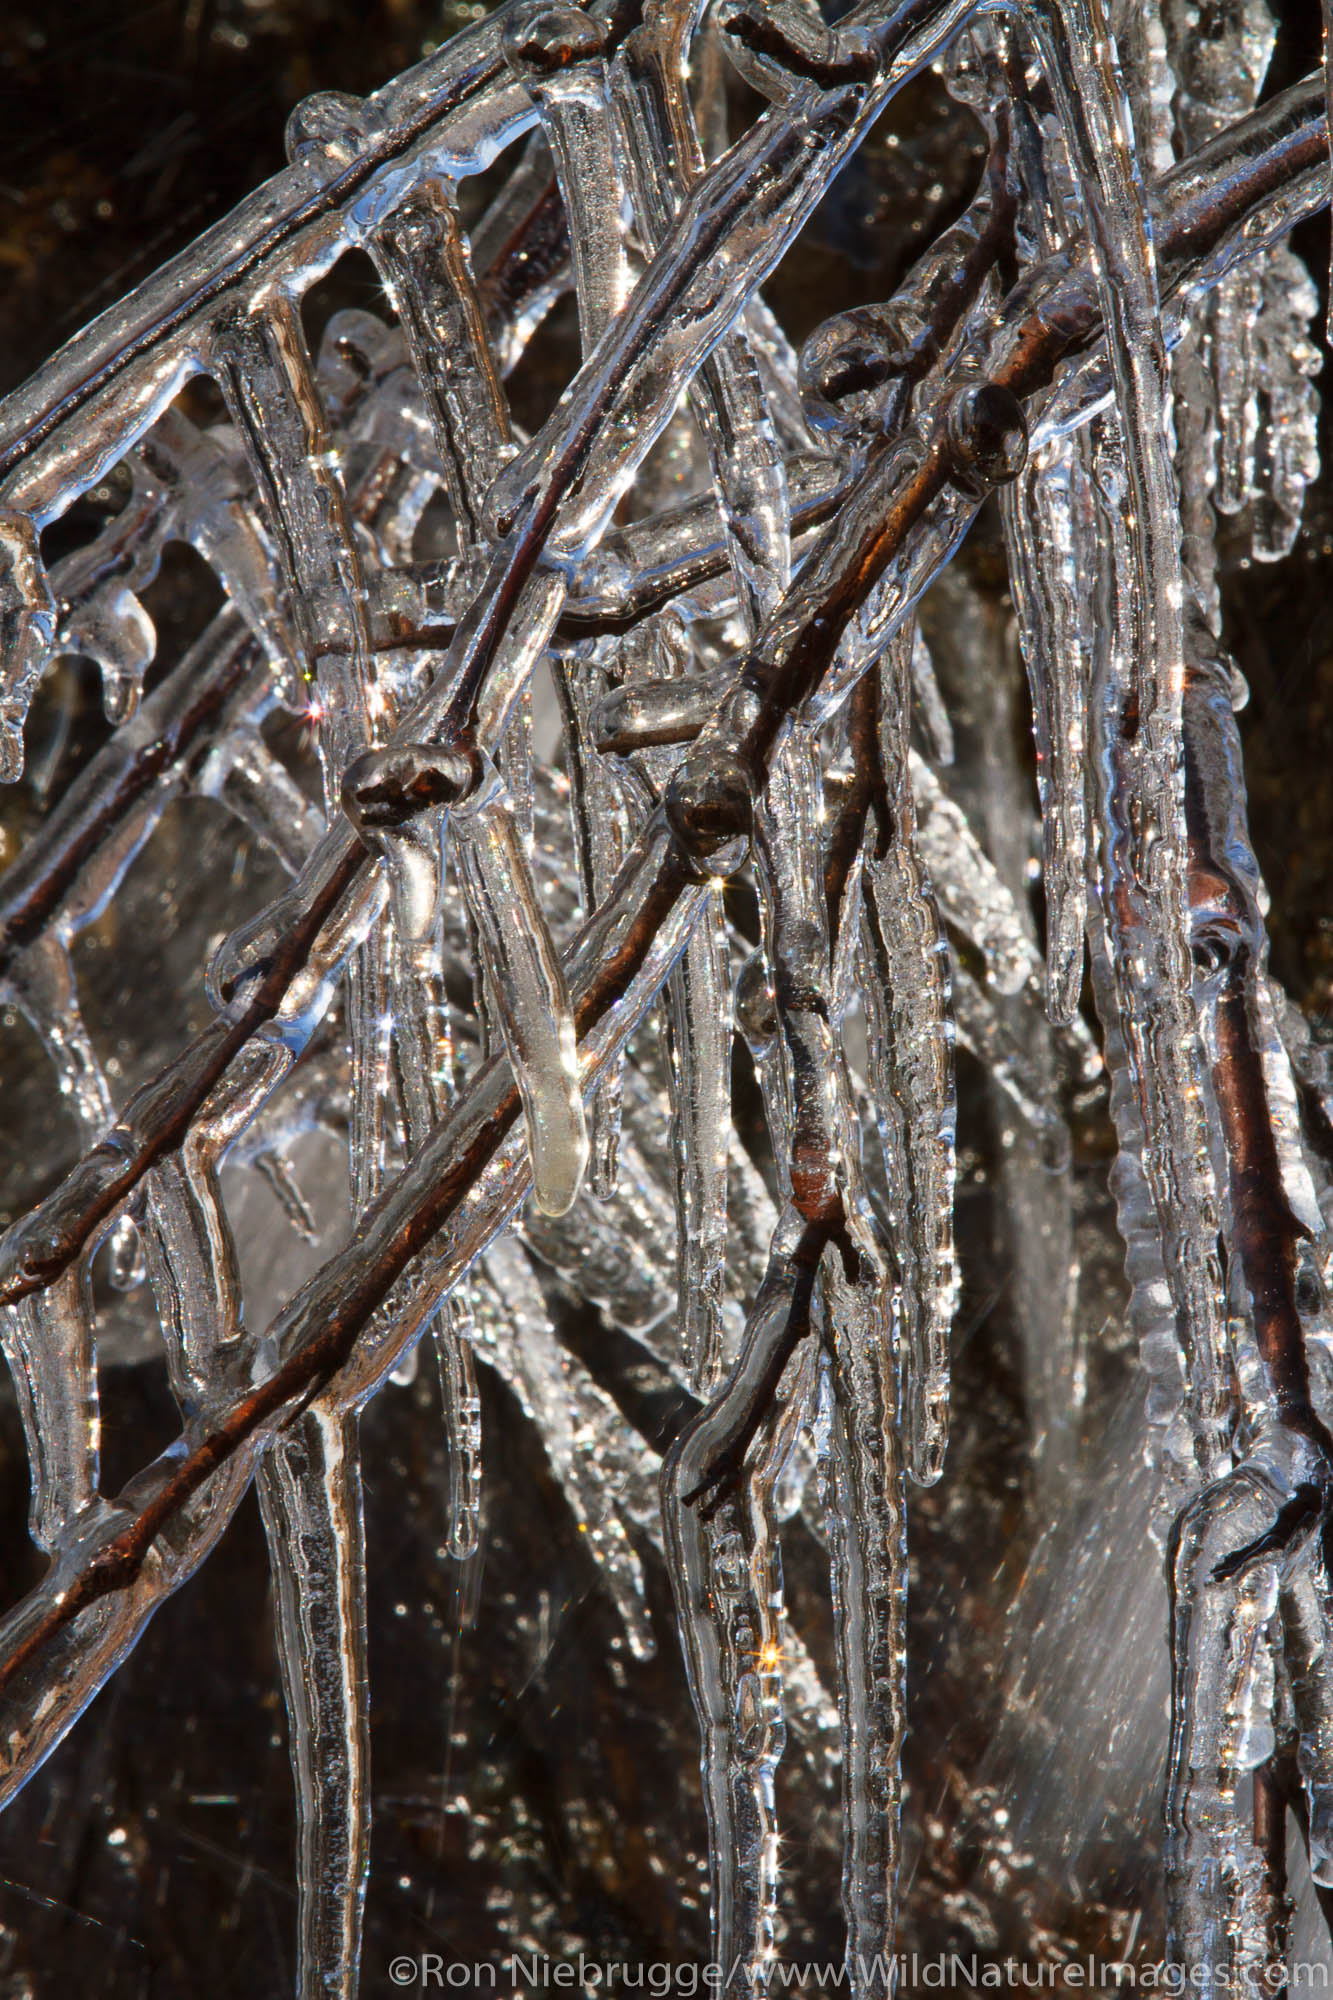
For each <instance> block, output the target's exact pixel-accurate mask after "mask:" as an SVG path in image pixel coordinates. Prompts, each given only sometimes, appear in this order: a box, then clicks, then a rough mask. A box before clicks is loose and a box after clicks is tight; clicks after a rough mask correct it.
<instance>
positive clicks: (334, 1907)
mask: <svg viewBox="0 0 1333 2000" xmlns="http://www.w3.org/2000/svg"><path fill="white" fill-rule="evenodd" d="M258 1487H259V1504H260V1510H261V1512H262V1514H263V1517H264V1531H265V1534H266V1535H267V1537H268V1544H269V1551H270V1559H271V1562H272V1566H273V1584H274V1599H275V1612H276V1623H277V1630H278V1658H279V1661H280V1664H281V1667H282V1686H283V1694H284V1696H285V1698H286V1702H287V1731H288V1740H289V1743H290V1746H291V1756H292V1767H293V1773H294V1776H295V1779H296V1823H297V1886H298V1889H299V1893H300V1902H301V1938H300V1956H299V1961H298V1970H297V1994H298V1996H299V2000H317V1996H324V1995H330V1996H335V2000H352V1996H353V1995H354V1994H355V1992H356V1985H357V1969H358V1965H359V1961H360V1953H361V1915H362V1907H363V1904H364V1902H365V1892H366V1879H367V1875H368V1872H369V1864H370V1791H369V1786H370V1777H369V1763H370V1729H369V1722H368V1717H367V1712H366V1603H365V1593H366V1586H365V1532H364V1526H363V1522H362V1513H361V1470H360V1462H359V1459H358V1455H357V1442H356V1418H355V1417H354V1416H343V1415H336V1414H333V1413H332V1412H329V1411H326V1410H324V1409H322V1408H321V1407H320V1405H318V1404H316V1405H315V1407H314V1408H313V1409H311V1410H308V1411H307V1412H306V1414H305V1415H304V1416H303V1417H302V1418H301V1419H300V1420H299V1422H298V1423H297V1425H296V1426H295V1428H294V1429H293V1430H291V1431H288V1432H284V1433H283V1435H282V1436H281V1437H280V1438H279V1440H278V1442H277V1443H276V1444H275V1445H274V1446H273V1449H272V1450H271V1451H270V1452H269V1454H268V1456H267V1457H266V1459H265V1460H264V1463H263V1465H262V1466H261V1467H260V1471H259V1479H258Z"/></svg>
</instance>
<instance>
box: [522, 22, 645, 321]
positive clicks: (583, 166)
mask: <svg viewBox="0 0 1333 2000" xmlns="http://www.w3.org/2000/svg"><path fill="white" fill-rule="evenodd" d="M605 40H606V30H605V27H604V26H603V24H602V23H601V22H600V21H598V20H596V19H594V18H593V16H591V15H590V14H585V13H583V12H582V11H581V9H579V8H578V7H574V6H561V5H559V4H552V0H537V4H536V5H535V6H529V7H526V8H523V9H521V10H520V11H519V12H518V13H516V14H515V15H513V16H512V17H511V19H510V21H509V23H508V25H507V27H506V30H505V42H504V47H505V55H506V57H507V58H508V61H509V64H510V67H511V68H512V69H513V71H514V73H515V75H516V76H519V77H521V78H522V80H523V82H524V84H525V85H526V86H527V90H528V93H529V95H530V96H531V98H532V100H533V102H534V103H535V104H536V105H537V107H538V109H539V110H540V112H541V115H542V124H543V127H544V129H545V132H546V138H547V143H548V144H549V146H550V148H551V157H552V159H553V161H554V163H555V172H556V179H557V181H558V182H559V185H560V196H561V199H562V201H563V202H564V205H565V214H566V216H567V218H568V223H569V242H570V251H571V255H572V258H573V264H574V288H575V291H576V293H577V295H578V304H579V330H580V333H581V335H582V340H583V352H584V354H585V355H587V354H589V353H591V351H592V349H593V347H594V346H595V345H596V343H597V341H598V339H599V337H600V335H601V334H602V332H603V330H604V329H605V328H606V327H607V326H608V325H609V323H610V322H611V321H612V320H613V319H614V318H615V317H616V315H617V313H619V312H620V310H621V308H622V307H623V306H624V304H625V301H626V299H627V298H628V297H629V289H630V285H629V257H628V247H627V242H626V234H625V208H626V200H625V190H624V179H625V177H624V174H623V172H622V170H621V166H620V158H619V152H618V148H617V145H616V132H615V123H614V119H613V117H612V113H611V104H610V96H609V84H608V79H607V66H606V61H605V57H604V55H603V50H604V47H605Z"/></svg>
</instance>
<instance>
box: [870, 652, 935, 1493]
mask: <svg viewBox="0 0 1333 2000" xmlns="http://www.w3.org/2000/svg"><path fill="white" fill-rule="evenodd" d="M911 651H912V635H911V632H910V630H904V631H902V632H900V634H899V636H898V637H897V639H895V640H894V641H893V642H892V644H891V645H890V647H889V649H888V652H887V654H886V656H885V661H884V669H883V676H882V690H883V692H882V704H883V706H882V712H881V716H880V723H879V741H880V750H881V755H882V757H883V768H884V778H885V802H884V809H883V818H882V820H881V822H880V824H879V826H878V829H877V831H876V832H875V833H872V835H871V837H870V839H869V841H868V843H867V848H866V852H865V856H864V860H863V876H862V880H863V894H864V917H863V932H864V936H865V938H866V945H867V956H868V958H869V960H870V966H869V968H868V970H869V973H870V976H869V977H868V978H867V979H866V981H865V988H864V990H865V995H866V1026H867V1033H868V1037H869V1042H870V1059H869V1072H870V1077H871V1083H872V1088H873V1090H874V1095H875V1101H876V1110H877V1114H878V1118H879V1123H880V1131H881V1135H882V1141H883V1146H884V1154H885V1165H886V1168H887V1172H888V1179H889V1193H890V1200H891V1203H892V1211H891V1222H892V1228H893V1237H892V1240H893V1247H894V1253H895V1256H896V1259H897V1263H898V1268H899V1271H900V1272H901V1274H902V1293H903V1297H902V1311H903V1314H904V1317H905V1318H906V1321H907V1333H908V1355H909V1357H910V1359H909V1366H908V1393H907V1399H906V1400H907V1411H908V1418H907V1447H906V1448H907V1462H908V1468H909V1470H910V1472H911V1474H912V1477H913V1478H914V1479H916V1480H917V1481H918V1482H919V1483H920V1484H922V1485H929V1484H932V1483H933V1482H934V1481H935V1480H936V1479H938V1478H939V1476H940V1473H941V1472H942V1471H943V1468H944V1451H945V1446H946V1444H947V1441H948V1435H949V1329H950V1326H951V1324H952V1321H953V1313H954V1305H955V1301H956V1298H957V1290H958V1278H957V1272H956V1270H955V1266H954V1254H953V1186H954V1124H955V1112H954V1090H953V1023H952V1019H951V1016H950V1010H949V961H948V950H947V946H946V944H945V939H944V934H943V930H942V928H941V925H940V918H939V911H938V909H937V907H936V904H935V898H934V895H933V893H932V890H931V886H930V880H929V877H928V876H927V875H926V872H925V870H924V868H923V866H922V863H921V858H920V855H919V853H918V851H917V843H916V823H915V811H914V807H913V801H912V790H911V781H910V778H909V775H908V769H909V767H908V747H907V734H908V717H909V713H910V706H909V700H908V686H907V681H908V673H909V667H910V657H911Z"/></svg>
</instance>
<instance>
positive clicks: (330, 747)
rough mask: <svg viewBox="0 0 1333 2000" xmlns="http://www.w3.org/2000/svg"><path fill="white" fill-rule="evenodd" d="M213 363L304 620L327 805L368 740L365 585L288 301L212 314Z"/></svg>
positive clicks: (371, 713)
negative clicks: (318, 707) (316, 688)
mask: <svg viewBox="0 0 1333 2000" xmlns="http://www.w3.org/2000/svg"><path fill="white" fill-rule="evenodd" d="M211 356H212V362H213V365H214V367H215V368H216V371H217V375H218V381H219V386H220V387H221V389H222V392H223V394H224V396H225V397H226V398H227V403H228V408H229V409H230V411H231V415H232V420H233V422H234V423H235V424H236V427H237V430H238V431H239V432H240V436H241V440H242V442H243V444H244V446H245V450H246V455H247V458H248V459H249V462H250V467H251V470H252V472H253V475H254V479H255V485H256V489H257V492H258V495H259V499H260V503H261V508H262V513H263V518H264V523H265V526H266V528H267V529H268V531H269V533H270V535H271V536H272V538H273V541H274V543H275V545H276V547H277V550H278V554H279V559H280V561H281V564H282V569H283V573H284V575H285V577H286V579H287V582H288V585H289V587H290V589H291V591H292V594H293V599H294V601H295V604H296V606H297V609H298V613H299V615H300V618H301V622H302V632H301V637H302V640H303V644H304V647H305V653H306V661H305V670H306V674H307V677H309V678H312V679H313V678H314V676H315V675H316V673H318V675H319V677H320V694H321V696H322V711H323V730H322V741H323V747H324V752H325V763H326V779H325V783H326V790H327V792H328V803H329V804H330V805H331V804H332V801H333V798H334V796H336V784H337V777H338V775H339V773H340V772H341V771H342V769H343V767H344V766H345V765H346V764H347V763H348V762H349V761H350V758H351V757H352V756H354V755H355V754H356V752H357V751H358V750H359V749H361V748H363V747H364V744H365V741H366V737H367V733H368V732H369V734H370V735H371V738H372V740H373V736H374V733H375V719H376V716H377V704H376V702H375V700H374V699H372V696H373V694H374V681H373V678H372V672H371V665H370V654H369V638H368V634H367V632H366V626H365V602H364V595H365V593H364V584H363V582H362V577H361V565H360V561H359V558H358V555H357V551H356V545H355V542H354V540H353V537H352V533H351V529H350V526H349V523H348V520H347V511H346V500H345V496H344V494H343V488H342V481H341V479H340V478H339V477H338V472H337V454H336V451H335V449H334V447H333V444H332V441H331V439H330V436H329V431H328V427H327V423H326V420H325V416H324V412H323V409H322V408H321V405H320V400H319V392H318V389H317V388H316V385H315V380H314V375H313V371H312V369H311V366H310V359H309V356H308V355H307V353H306V349H305V342H304V340H303V338H302V335H301V328H300V324H299V321H298V319H297V316H296V313H295V310H294V308H293V307H292V306H291V305H290V304H289V303H288V302H286V301H284V300H278V299H272V300H269V301H267V302H266V303H265V305H264V306H263V307H262V308H261V309H260V310H259V311H257V312H254V313H247V312H244V311H240V310H235V311H231V312H228V313H225V314H222V315H220V316H219V318H218V320H217V321H216V322H215V324H214V326H213V329H212V336H211Z"/></svg>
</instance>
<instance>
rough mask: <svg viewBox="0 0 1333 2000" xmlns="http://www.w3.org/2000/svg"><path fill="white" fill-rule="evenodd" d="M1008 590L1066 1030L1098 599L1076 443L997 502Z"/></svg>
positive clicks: (1076, 932)
mask: <svg viewBox="0 0 1333 2000" xmlns="http://www.w3.org/2000/svg"><path fill="white" fill-rule="evenodd" d="M1000 510H1001V518H1002V520H1003V522H1004V529H1005V541H1006V546H1007V549H1008V556H1009V584H1010V589H1011V590H1012V592H1013V597H1014V609H1015V611H1016V612H1017V614H1018V629H1019V635H1020V637H1021V639H1022V642H1023V658H1024V660H1025V662H1026V664H1027V670H1028V686H1029V688H1030V690H1031V694H1032V726H1033V732H1034V735H1035V737H1036V745H1037V789H1038V792H1039V794H1040V797H1041V808H1042V837H1043V856H1042V884H1043V887H1044V889H1045V893H1046V1010H1047V1013H1048V1014H1049V1016H1050V1018H1051V1020H1052V1021H1069V1020H1072V1019H1073V1016H1074V1014H1075V1012H1076V1011H1077V1008H1078V1002H1079V993H1080V990H1081V988H1082V985H1083V933H1084V928H1085V924H1086V917H1087V852H1086V841H1087V833H1086V806H1085V800H1084V794H1085V790H1086V772H1085V767H1084V758H1085V751H1086V730H1087V705H1088V681H1089V677H1090V673H1091V658H1090V654H1091V634H1090V630H1089V625H1090V617H1091V608H1092V607H1091V598H1090V594H1089V592H1088V589H1087V582H1086V578H1085V577H1084V576H1083V575H1081V573H1080V561H1081V558H1082V557H1083V556H1084V555H1085V554H1086V552H1087V551H1088V549H1089V548H1090V547H1091V546H1092V544H1093V541H1094V538H1095V534H1096V523H1095V520H1094V519H1093V515H1092V495H1091V492H1090V490H1089V488H1088V484H1087V481H1086V478H1085V477H1084V475H1083V471H1082V461H1081V447H1080V444H1079V442H1078V440H1077V439H1069V438H1064V439H1061V440H1059V441H1058V442H1057V443H1055V444H1052V445H1048V446H1047V447H1046V449H1045V450H1044V451H1042V452H1040V453H1038V454H1037V456H1036V457H1035V459H1034V460H1033V461H1032V463H1031V464H1030V465H1029V467H1028V470H1027V471H1026V473H1024V474H1023V476H1022V477H1021V478H1019V479H1017V480H1015V481H1014V482H1013V484H1012V485H1010V486H1007V487H1005V488H1004V489H1003V490H1002V492H1001V496H1000Z"/></svg>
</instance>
